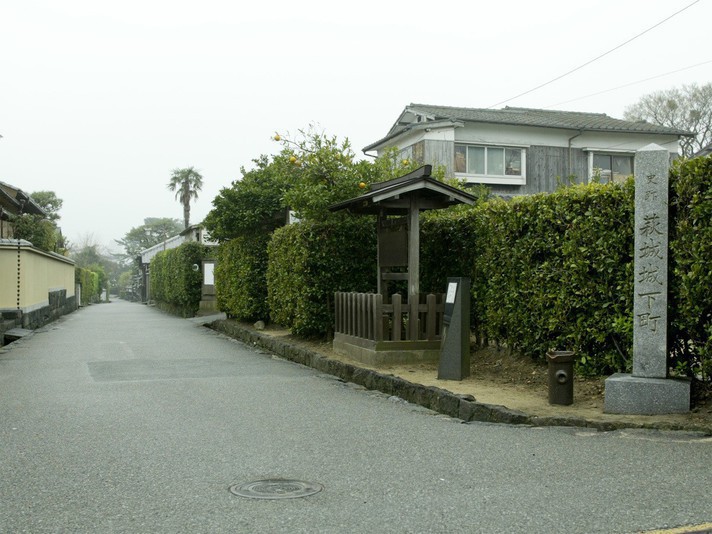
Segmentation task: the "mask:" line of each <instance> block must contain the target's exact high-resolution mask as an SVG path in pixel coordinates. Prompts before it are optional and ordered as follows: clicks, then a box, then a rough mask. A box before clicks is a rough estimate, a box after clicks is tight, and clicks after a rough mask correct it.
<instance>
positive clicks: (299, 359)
mask: <svg viewBox="0 0 712 534" xmlns="http://www.w3.org/2000/svg"><path fill="white" fill-rule="evenodd" d="M205 326H207V327H208V328H211V329H213V330H215V331H217V332H221V333H223V334H225V335H227V336H229V337H231V338H234V339H239V340H240V341H242V342H244V343H247V344H250V345H253V346H259V347H261V348H262V349H265V350H267V351H269V352H272V353H274V354H276V355H278V356H281V357H282V358H285V359H287V360H290V361H293V362H295V363H299V364H302V365H306V366H307V367H312V368H313V369H316V370H318V371H320V372H322V373H326V374H330V375H333V376H336V377H337V378H339V379H341V380H343V381H344V382H352V383H354V384H358V385H360V386H363V387H365V388H366V389H371V390H376V391H381V392H382V393H385V394H387V395H393V396H396V397H399V398H401V399H403V400H405V401H408V402H410V403H413V404H418V405H420V406H423V407H425V408H429V409H431V410H433V411H436V412H439V413H442V414H445V415H448V416H450V417H454V418H457V419H461V420H462V421H464V422H474V421H477V422H487V423H504V424H510V425H529V426H567V427H584V428H591V429H596V430H599V431H611V430H621V429H624V428H637V429H654V430H666V431H670V430H675V431H686V432H701V433H704V434H706V435H712V428H709V427H706V426H700V425H696V424H692V423H690V424H674V423H665V422H661V421H653V422H650V423H643V424H641V423H632V422H626V421H592V420H587V419H584V418H581V417H571V416H553V417H543V416H536V415H529V414H526V413H524V412H520V411H517V410H510V409H509V408H506V407H505V406H499V405H493V404H484V403H480V402H477V401H476V400H474V399H473V398H472V397H470V396H469V395H457V394H455V393H452V392H451V391H447V390H445V389H441V388H438V387H434V386H424V385H422V384H416V383H413V382H409V381H407V380H405V379H403V378H400V377H397V376H394V375H385V374H383V373H379V372H377V371H373V370H370V369H364V368H361V367H358V366H355V365H352V364H348V363H344V362H341V361H338V360H332V359H330V358H327V357H325V356H323V355H321V354H318V353H316V352H313V351H311V350H309V349H306V348H303V347H298V346H295V345H292V344H290V343H289V342H288V341H286V340H284V339H281V338H275V337H272V336H269V335H267V334H264V333H261V332H258V331H256V330H253V329H252V328H249V327H247V326H244V325H241V324H240V323H238V322H236V321H233V320H217V321H213V322H211V323H207V324H205Z"/></svg>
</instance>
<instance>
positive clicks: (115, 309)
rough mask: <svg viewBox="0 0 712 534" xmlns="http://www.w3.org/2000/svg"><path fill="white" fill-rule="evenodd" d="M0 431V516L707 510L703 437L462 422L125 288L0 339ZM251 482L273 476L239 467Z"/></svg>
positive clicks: (625, 520) (110, 522) (360, 521)
mask: <svg viewBox="0 0 712 534" xmlns="http://www.w3.org/2000/svg"><path fill="white" fill-rule="evenodd" d="M0 449H1V452H0V454H2V457H1V458H0V532H12V533H17V532H31V533H42V532H100V533H111V532H131V533H133V532H137V533H138V532H140V533H150V532H158V533H163V532H165V533H182V532H185V533H202V532H205V533H212V532H216V533H217V532H220V533H222V532H246V533H271V532H275V533H280V532H289V533H298V532H308V533H340V532H349V533H351V532H356V533H362V532H363V533H366V532H368V533H426V532H427V533H430V532H434V533H457V532H463V533H465V532H467V533H470V532H472V533H477V532H486V533H498V532H503V533H516V532H526V533H537V532H542V533H557V532H561V533H567V534H571V533H577V532H581V533H593V532H603V533H616V532H639V531H644V530H649V529H656V528H658V529H661V528H668V527H676V526H680V525H695V524H700V523H704V522H705V521H712V493H711V492H710V488H712V438H709V437H704V436H700V435H693V434H685V433H661V432H654V431H618V432H612V433H597V432H594V431H588V430H586V429H571V428H569V429H566V428H530V427H515V426H507V425H493V424H483V423H472V424H462V423H460V422H459V421H456V420H453V419H449V418H447V417H444V416H441V415H438V414H435V413H434V412H431V411H429V410H425V409H423V408H420V407H417V406H414V405H412V404H408V403H405V402H403V401H402V400H399V399H396V398H389V397H387V396H385V395H383V394H380V393H376V392H370V391H367V390H364V389H362V388H359V387H356V386H353V385H350V384H345V383H342V382H340V381H338V380H336V379H334V378H332V377H329V376H327V375H323V374H320V373H318V372H316V371H314V370H312V369H309V368H306V367H302V366H300V365H296V364H294V363H291V362H287V361H283V360H279V359H276V358H274V357H272V356H271V355H270V354H266V353H264V352H261V351H259V350H255V349H254V348H252V347H248V346H246V345H244V344H241V343H239V342H237V341H234V340H231V339H228V338H227V337H224V336H222V335H220V334H218V333H216V332H213V331H211V330H209V329H207V328H205V327H201V326H200V325H198V324H196V323H195V322H191V321H189V320H185V319H180V318H176V317H172V316H169V315H166V314H164V313H162V312H160V311H158V310H156V309H153V308H148V307H146V306H143V305H140V304H132V303H128V302H123V301H114V302H112V303H109V304H100V305H94V306H91V307H89V308H85V309H81V310H79V311H77V312H75V313H73V314H71V315H69V316H66V317H64V318H63V319H61V320H59V321H58V322H56V323H53V324H51V325H48V326H47V327H45V328H43V329H41V330H39V331H37V332H36V333H35V334H34V335H32V336H30V337H28V338H24V339H22V340H20V341H17V342H15V343H12V344H10V345H8V346H7V347H4V348H3V349H0ZM263 480H277V483H274V484H273V483H267V484H264V483H263V484H261V485H260V484H258V485H254V486H253V485H250V483H253V482H256V481H263ZM285 480H295V481H301V482H306V483H308V484H305V485H303V486H302V485H298V484H296V483H295V484H296V486H295V484H288V483H286V482H284V481H285ZM240 488H243V489H247V490H250V489H254V490H256V491H257V493H256V494H254V495H251V497H265V496H266V497H291V496H292V493H291V492H292V491H297V492H298V491H301V490H302V489H312V490H313V491H316V490H320V491H318V492H317V493H314V494H312V495H309V496H305V497H300V498H270V499H265V498H251V497H245V496H240V495H237V494H236V493H240ZM231 489H232V490H233V491H231ZM297 494H298V493H297Z"/></svg>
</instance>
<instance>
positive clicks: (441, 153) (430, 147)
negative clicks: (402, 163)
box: [424, 140, 455, 175]
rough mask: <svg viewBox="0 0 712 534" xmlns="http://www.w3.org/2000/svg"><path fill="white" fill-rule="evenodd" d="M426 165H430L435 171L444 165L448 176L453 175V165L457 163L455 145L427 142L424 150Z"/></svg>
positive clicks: (449, 142) (450, 142)
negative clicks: (454, 162)
mask: <svg viewBox="0 0 712 534" xmlns="http://www.w3.org/2000/svg"><path fill="white" fill-rule="evenodd" d="M424 157H425V163H429V164H431V165H432V166H433V168H434V169H436V168H438V167H439V166H440V165H444V166H445V168H446V169H447V174H448V175H451V174H452V170H453V169H452V165H453V161H455V144H454V143H453V142H452V141H435V140H426V141H425V150H424Z"/></svg>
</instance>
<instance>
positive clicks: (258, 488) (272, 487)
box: [230, 478, 324, 499]
mask: <svg viewBox="0 0 712 534" xmlns="http://www.w3.org/2000/svg"><path fill="white" fill-rule="evenodd" d="M323 489H324V486H322V485H321V484H313V483H311V482H302V481H301V480H283V479H279V478H276V479H269V480H257V481H255V482H248V483H247V484H242V485H239V484H234V485H232V486H230V493H232V494H234V495H238V496H239V497H247V498H249V499H297V498H299V497H307V496H308V495H314V494H315V493H319V492H320V491H321V490H323Z"/></svg>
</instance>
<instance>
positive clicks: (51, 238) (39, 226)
mask: <svg viewBox="0 0 712 534" xmlns="http://www.w3.org/2000/svg"><path fill="white" fill-rule="evenodd" d="M12 222H13V228H14V230H13V232H14V237H15V238H17V239H25V240H27V241H29V242H30V243H32V244H33V245H34V246H35V247H37V248H39V249H42V250H46V251H49V252H59V251H60V245H61V241H60V235H59V230H58V229H57V226H56V225H55V224H54V223H53V222H52V221H49V220H47V219H45V218H43V217H41V216H40V215H31V214H29V213H24V214H22V215H18V216H15V217H14V219H13V221H12Z"/></svg>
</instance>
